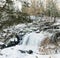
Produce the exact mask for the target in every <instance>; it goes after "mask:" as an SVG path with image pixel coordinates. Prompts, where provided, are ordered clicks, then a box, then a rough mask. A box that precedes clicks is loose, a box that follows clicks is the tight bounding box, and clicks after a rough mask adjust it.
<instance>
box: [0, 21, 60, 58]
mask: <svg viewBox="0 0 60 58" xmlns="http://www.w3.org/2000/svg"><path fill="white" fill-rule="evenodd" d="M53 25H59V23H58V22H57V23H54V24H53ZM39 26H40V24H39V23H28V24H18V25H15V26H11V27H8V28H7V29H3V32H2V33H1V32H0V38H5V37H6V35H7V37H8V38H9V35H11V34H13V35H14V33H17V34H20V33H21V32H22V33H21V34H25V35H24V36H23V43H22V44H21V45H20V43H19V44H18V45H16V46H13V47H9V48H5V49H2V50H0V58H60V46H59V47H57V46H55V45H54V44H50V45H48V43H49V41H48V40H47V42H44V40H45V38H48V39H49V40H50V37H51V36H52V34H53V32H51V33H50V32H48V31H40V30H39ZM52 31H53V30H52ZM58 31H59V30H58ZM13 38H14V37H13ZM10 39H12V38H10ZM42 43H43V45H47V46H46V47H45V49H43V48H44V47H43V46H41V44H42ZM0 44H2V42H0ZM49 48H51V49H50V50H49ZM29 50H32V51H33V53H32V54H29Z"/></svg>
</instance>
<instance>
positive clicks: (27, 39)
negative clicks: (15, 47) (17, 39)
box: [21, 31, 48, 52]
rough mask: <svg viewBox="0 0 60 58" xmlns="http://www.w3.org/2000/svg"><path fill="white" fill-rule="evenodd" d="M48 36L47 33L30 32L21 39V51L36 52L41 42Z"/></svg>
mask: <svg viewBox="0 0 60 58" xmlns="http://www.w3.org/2000/svg"><path fill="white" fill-rule="evenodd" d="M47 36H48V33H46V32H43V31H41V32H40V33H36V32H32V33H30V34H28V33H27V34H26V35H25V36H24V37H23V40H22V41H23V43H22V45H21V46H22V47H21V49H22V50H32V51H34V52H38V49H39V47H40V45H41V43H42V41H43V40H44V39H45V38H46V37H47Z"/></svg>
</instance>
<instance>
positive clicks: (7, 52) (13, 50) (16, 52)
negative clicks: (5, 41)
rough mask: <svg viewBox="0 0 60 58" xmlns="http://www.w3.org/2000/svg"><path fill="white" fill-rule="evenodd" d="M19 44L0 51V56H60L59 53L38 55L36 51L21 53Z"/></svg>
mask: <svg viewBox="0 0 60 58" xmlns="http://www.w3.org/2000/svg"><path fill="white" fill-rule="evenodd" d="M20 49H21V47H20V46H19V45H17V46H14V47H10V48H6V49H3V50H1V51H0V58H60V54H52V55H51V54H50V55H39V54H36V53H33V54H28V53H21V52H20Z"/></svg>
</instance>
